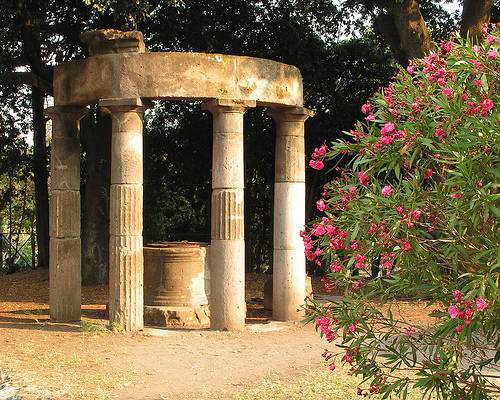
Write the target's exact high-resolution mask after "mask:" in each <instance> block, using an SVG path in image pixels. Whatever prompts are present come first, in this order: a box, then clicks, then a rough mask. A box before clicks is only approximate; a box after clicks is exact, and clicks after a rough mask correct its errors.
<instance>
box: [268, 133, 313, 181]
mask: <svg viewBox="0 0 500 400" xmlns="http://www.w3.org/2000/svg"><path fill="white" fill-rule="evenodd" d="M302 132H304V128H303V127H302ZM305 179H306V176H305V154H304V136H303V135H302V136H289V135H278V136H276V159H275V176H274V181H275V182H305Z"/></svg>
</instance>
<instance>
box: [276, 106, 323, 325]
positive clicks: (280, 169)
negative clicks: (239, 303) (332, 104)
mask: <svg viewBox="0 0 500 400" xmlns="http://www.w3.org/2000/svg"><path fill="white" fill-rule="evenodd" d="M269 114H270V115H271V116H272V117H273V119H274V121H275V122H276V161H275V163H276V164H275V180H274V232H273V248H274V250H273V319H275V320H278V321H298V320H300V319H301V318H302V317H303V314H302V313H301V312H298V311H297V310H298V309H299V306H300V305H301V304H303V303H304V298H305V287H306V281H305V280H306V269H305V257H304V248H303V243H302V240H301V237H300V234H299V233H300V230H301V229H303V227H304V223H305V154H304V122H305V121H306V119H307V118H309V117H310V116H312V115H313V113H312V112H311V111H310V110H308V109H306V108H302V107H296V108H287V109H281V110H272V111H270V113H269Z"/></svg>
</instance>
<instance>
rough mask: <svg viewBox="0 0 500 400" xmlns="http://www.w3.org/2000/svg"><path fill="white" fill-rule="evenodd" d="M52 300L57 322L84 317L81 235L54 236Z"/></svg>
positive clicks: (51, 277)
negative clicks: (67, 237)
mask: <svg viewBox="0 0 500 400" xmlns="http://www.w3.org/2000/svg"><path fill="white" fill-rule="evenodd" d="M49 251H50V260H49V302H50V319H51V321H53V322H70V321H79V320H80V318H81V297H82V296H81V286H82V280H81V263H80V254H81V245H80V238H70V239H60V238H52V237H51V238H50V249H49Z"/></svg>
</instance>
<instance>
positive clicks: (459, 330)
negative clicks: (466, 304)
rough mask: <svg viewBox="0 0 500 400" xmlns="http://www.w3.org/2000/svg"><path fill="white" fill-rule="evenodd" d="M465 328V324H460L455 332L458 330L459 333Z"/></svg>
mask: <svg viewBox="0 0 500 400" xmlns="http://www.w3.org/2000/svg"><path fill="white" fill-rule="evenodd" d="M463 330H464V326H463V325H462V324H458V325H457V327H456V328H455V332H457V333H458V334H459V335H460V333H461V332H462V331H463Z"/></svg>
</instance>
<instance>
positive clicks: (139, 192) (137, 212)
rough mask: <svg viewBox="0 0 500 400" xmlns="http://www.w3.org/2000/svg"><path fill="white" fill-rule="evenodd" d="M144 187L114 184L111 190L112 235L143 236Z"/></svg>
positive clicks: (110, 215) (110, 216) (110, 214)
mask: <svg viewBox="0 0 500 400" xmlns="http://www.w3.org/2000/svg"><path fill="white" fill-rule="evenodd" d="M142 199H143V187H142V185H137V184H132V185H127V184H119V185H117V184H113V185H111V189H110V198H109V204H110V211H109V218H110V220H111V221H113V224H111V225H110V234H111V235H116V236H122V235H131V236H140V235H142Z"/></svg>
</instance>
